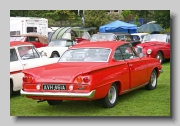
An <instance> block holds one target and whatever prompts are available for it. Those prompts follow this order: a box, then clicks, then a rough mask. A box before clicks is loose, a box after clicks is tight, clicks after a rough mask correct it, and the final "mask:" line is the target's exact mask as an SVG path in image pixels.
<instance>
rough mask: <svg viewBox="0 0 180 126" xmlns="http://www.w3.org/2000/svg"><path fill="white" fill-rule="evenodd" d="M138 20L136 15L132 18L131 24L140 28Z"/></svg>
mask: <svg viewBox="0 0 180 126" xmlns="http://www.w3.org/2000/svg"><path fill="white" fill-rule="evenodd" d="M138 20H139V18H138V16H137V15H136V16H135V17H134V22H133V24H136V25H137V26H138V27H139V26H140V22H139V21H138Z"/></svg>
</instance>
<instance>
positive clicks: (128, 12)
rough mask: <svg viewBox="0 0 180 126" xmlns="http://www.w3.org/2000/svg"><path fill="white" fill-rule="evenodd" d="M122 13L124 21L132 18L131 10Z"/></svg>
mask: <svg viewBox="0 0 180 126" xmlns="http://www.w3.org/2000/svg"><path fill="white" fill-rule="evenodd" d="M121 15H122V16H123V17H124V21H125V22H128V21H129V20H131V19H132V13H131V11H130V10H123V12H122V13H121Z"/></svg>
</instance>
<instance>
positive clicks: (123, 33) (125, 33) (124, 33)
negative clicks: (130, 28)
mask: <svg viewBox="0 0 180 126" xmlns="http://www.w3.org/2000/svg"><path fill="white" fill-rule="evenodd" d="M113 33H114V34H116V35H130V34H129V33H127V32H113Z"/></svg>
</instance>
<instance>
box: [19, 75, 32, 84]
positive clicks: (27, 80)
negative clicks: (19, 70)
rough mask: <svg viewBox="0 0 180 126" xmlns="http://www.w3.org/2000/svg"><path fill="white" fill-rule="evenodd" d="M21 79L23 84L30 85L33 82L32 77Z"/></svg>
mask: <svg viewBox="0 0 180 126" xmlns="http://www.w3.org/2000/svg"><path fill="white" fill-rule="evenodd" d="M22 79H23V82H25V83H32V82H33V80H34V78H33V77H32V76H24V77H23V78H22Z"/></svg>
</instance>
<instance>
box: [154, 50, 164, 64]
mask: <svg viewBox="0 0 180 126" xmlns="http://www.w3.org/2000/svg"><path fill="white" fill-rule="evenodd" d="M156 58H157V59H158V60H159V62H160V63H161V64H162V63H163V60H164V57H163V54H162V53H161V52H158V53H157V54H156Z"/></svg>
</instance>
